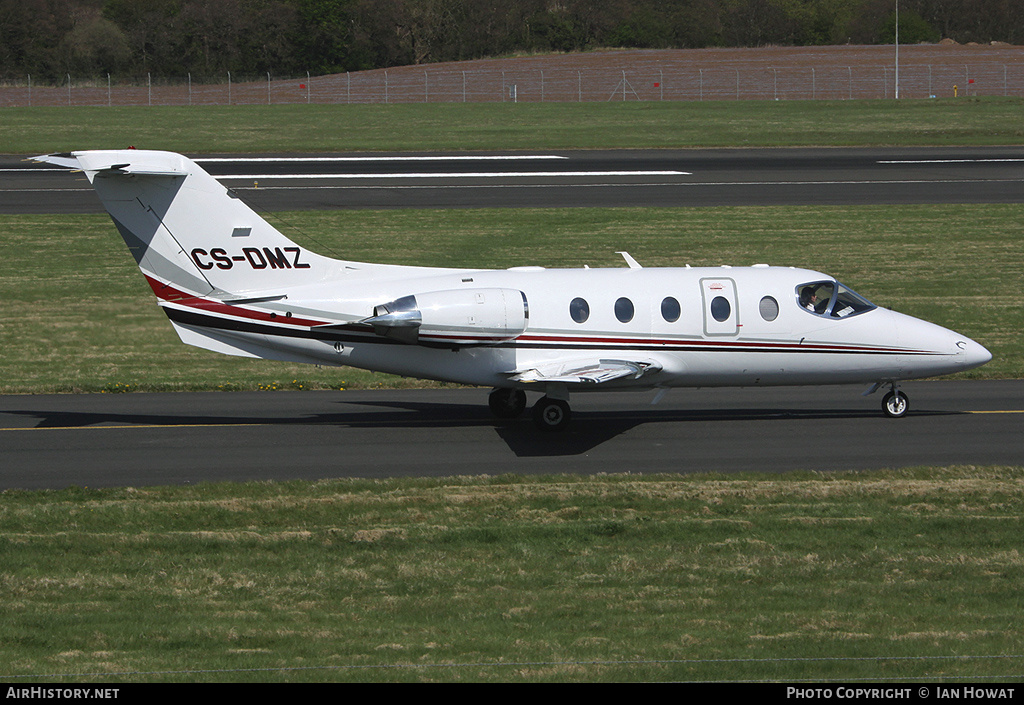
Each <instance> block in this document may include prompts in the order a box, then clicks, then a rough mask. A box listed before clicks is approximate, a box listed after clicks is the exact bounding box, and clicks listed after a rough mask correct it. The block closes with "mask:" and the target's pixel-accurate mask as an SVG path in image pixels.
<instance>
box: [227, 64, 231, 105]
mask: <svg viewBox="0 0 1024 705" xmlns="http://www.w3.org/2000/svg"><path fill="white" fill-rule="evenodd" d="M228 105H231V72H230V71H228Z"/></svg>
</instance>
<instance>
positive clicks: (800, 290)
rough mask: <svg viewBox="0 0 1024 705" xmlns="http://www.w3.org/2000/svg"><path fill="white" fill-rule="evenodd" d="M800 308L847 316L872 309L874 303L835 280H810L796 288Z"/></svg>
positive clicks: (818, 312)
mask: <svg viewBox="0 0 1024 705" xmlns="http://www.w3.org/2000/svg"><path fill="white" fill-rule="evenodd" d="M796 292H797V301H798V302H799V304H800V308H802V309H805V310H807V311H810V312H811V313H813V314H815V315H818V316H828V317H830V318H847V317H848V316H855V315H857V314H859V313H866V312H867V311H871V310H873V309H874V308H876V307H875V305H874V304H873V303H871V302H870V301H868V300H867V299H865V298H864V297H863V296H860V295H859V294H857V293H856V292H855V291H854V290H853V289H850V288H847V287H846V286H844V285H842V284H840V283H839V282H837V281H823V282H810V283H808V284H801V285H800V286H798V287H797V288H796Z"/></svg>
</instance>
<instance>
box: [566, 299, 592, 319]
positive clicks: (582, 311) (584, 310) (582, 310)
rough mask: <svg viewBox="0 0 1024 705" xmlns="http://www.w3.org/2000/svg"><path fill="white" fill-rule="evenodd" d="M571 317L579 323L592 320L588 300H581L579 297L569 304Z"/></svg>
mask: <svg viewBox="0 0 1024 705" xmlns="http://www.w3.org/2000/svg"><path fill="white" fill-rule="evenodd" d="M569 315H570V316H572V320H574V321H576V322H577V323H586V321H587V319H588V318H590V304H588V303H587V300H586V299H581V298H579V297H578V296H577V297H576V298H575V299H573V300H572V301H570V302H569Z"/></svg>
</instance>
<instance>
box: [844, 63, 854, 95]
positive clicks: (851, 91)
mask: <svg viewBox="0 0 1024 705" xmlns="http://www.w3.org/2000/svg"><path fill="white" fill-rule="evenodd" d="M846 70H847V72H849V74H850V100H853V67H852V66H847V67H846Z"/></svg>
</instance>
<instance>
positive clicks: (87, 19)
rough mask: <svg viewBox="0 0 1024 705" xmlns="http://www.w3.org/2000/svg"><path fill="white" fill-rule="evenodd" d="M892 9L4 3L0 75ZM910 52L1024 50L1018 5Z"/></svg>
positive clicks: (914, 23) (926, 19)
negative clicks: (973, 47)
mask: <svg viewBox="0 0 1024 705" xmlns="http://www.w3.org/2000/svg"><path fill="white" fill-rule="evenodd" d="M895 28H896V24H895V0H605V1H604V2H598V3H595V2H593V0H503V1H502V2H495V1H494V0H0V78H7V79H12V78H13V79H17V78H20V77H23V76H25V75H26V74H30V75H32V76H33V77H35V79H36V80H38V81H46V80H52V81H59V80H61V79H62V78H63V77H64V76H65V75H66V74H71V75H73V76H97V75H103V74H105V73H110V74H115V75H118V76H126V75H128V76H135V77H139V76H145V75H146V74H147V73H152V74H154V75H158V76H184V75H185V74H186V73H190V74H192V75H194V76H198V77H202V76H213V75H223V74H224V73H225V72H228V71H231V72H234V73H236V74H247V73H248V74H254V73H261V74H262V73H264V72H267V71H270V72H273V73H275V74H277V75H287V74H292V75H300V74H302V73H304V72H306V71H310V72H311V73H314V74H325V73H336V72H343V71H358V70H363V69H371V68H386V67H389V66H400V65H408V64H424V63H434V62H440V61H461V60H467V59H477V58H482V57H488V56H502V55H508V54H514V53H518V52H551V51H555V52H570V51H585V50H588V49H594V48H599V47H630V48H700V47H721V46H747V47H756V46H764V45H769V44H774V45H824V44H845V43H853V44H878V43H891V42H892V41H893V36H894V34H895ZM899 30H900V41H901V43H916V42H934V41H938V40H939V39H941V38H944V37H948V38H951V39H953V40H955V41H958V42H961V43H965V42H982V43H988V42H990V41H1003V42H1008V43H1011V44H1024V2H1021V1H1020V0H901V1H900V12H899Z"/></svg>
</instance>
